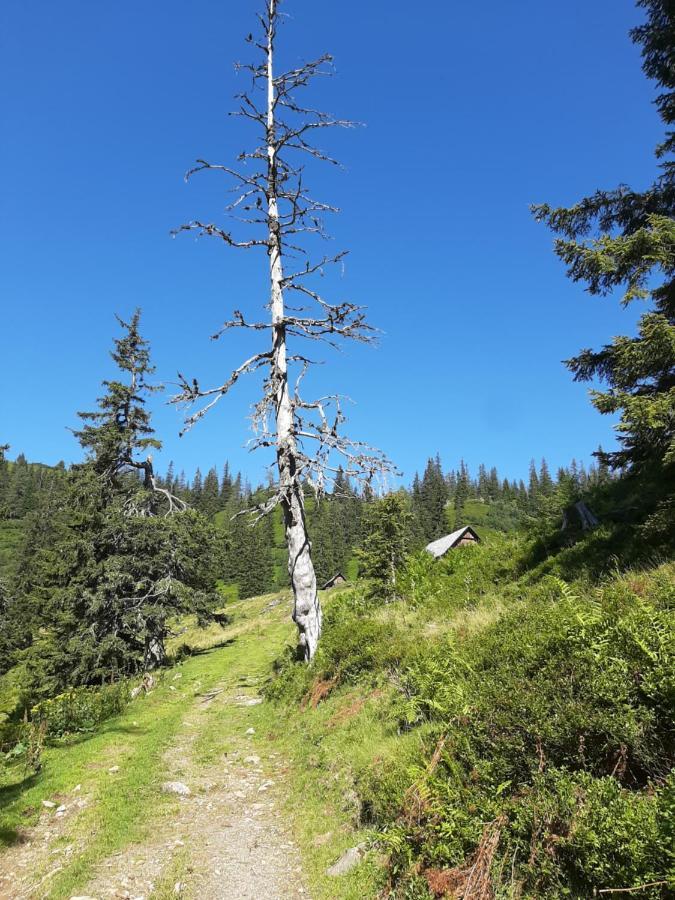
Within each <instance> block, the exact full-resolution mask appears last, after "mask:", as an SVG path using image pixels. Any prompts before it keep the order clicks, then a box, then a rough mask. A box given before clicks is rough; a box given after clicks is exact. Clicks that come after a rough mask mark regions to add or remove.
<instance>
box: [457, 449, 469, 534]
mask: <svg viewBox="0 0 675 900" xmlns="http://www.w3.org/2000/svg"><path fill="white" fill-rule="evenodd" d="M468 499H469V470H468V469H467V467H466V464H465V462H464V460H461V462H460V464H459V472H458V473H457V489H456V490H455V528H459V527H460V526H461V525H463V524H464V522H463V520H464V514H465V506H466V501H467V500H468Z"/></svg>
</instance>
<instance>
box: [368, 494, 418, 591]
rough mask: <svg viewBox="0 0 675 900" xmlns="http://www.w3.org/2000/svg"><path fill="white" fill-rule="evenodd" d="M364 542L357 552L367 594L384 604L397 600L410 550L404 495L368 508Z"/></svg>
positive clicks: (384, 500) (409, 524)
mask: <svg viewBox="0 0 675 900" xmlns="http://www.w3.org/2000/svg"><path fill="white" fill-rule="evenodd" d="M364 524H365V538H364V541H363V547H362V548H361V549H360V550H359V552H358V554H357V555H358V559H359V574H360V575H361V576H362V577H364V578H367V579H369V580H370V583H371V589H370V592H371V594H373V595H374V596H377V597H379V598H381V599H383V600H390V599H392V598H394V597H395V596H396V582H397V576H398V572H399V570H400V568H401V566H402V565H403V563H404V562H405V558H406V555H407V553H408V552H409V550H410V527H411V524H412V513H411V511H410V509H409V505H408V499H407V497H406V496H405V493H404V492H400V493H398V494H390V495H389V496H387V497H384V498H383V499H381V500H376V501H375V502H374V503H372V504H370V505H369V506H368V509H367V512H366V516H365V523H364Z"/></svg>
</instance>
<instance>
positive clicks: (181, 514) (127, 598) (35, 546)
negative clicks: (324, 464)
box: [18, 313, 216, 695]
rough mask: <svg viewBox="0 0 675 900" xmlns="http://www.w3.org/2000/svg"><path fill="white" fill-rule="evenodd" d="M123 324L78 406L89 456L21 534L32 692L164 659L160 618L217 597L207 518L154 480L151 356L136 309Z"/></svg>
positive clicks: (164, 627) (204, 609) (202, 612)
mask: <svg viewBox="0 0 675 900" xmlns="http://www.w3.org/2000/svg"><path fill="white" fill-rule="evenodd" d="M120 324H121V325H122V328H123V336H122V337H121V338H119V339H117V340H116V341H115V349H114V351H113V358H114V359H115V362H116V363H117V365H118V368H119V370H120V378H119V380H115V381H106V382H104V387H105V388H106V391H105V393H104V395H103V396H102V397H101V398H100V399H99V401H98V408H97V410H95V411H94V412H86V413H81V414H80V416H81V418H82V419H83V421H84V422H85V423H86V424H85V427H84V428H83V429H81V430H80V431H79V432H76V433H77V435H78V437H79V439H80V442H81V444H82V446H83V448H84V449H85V450H86V451H87V460H86V462H84V463H83V464H81V465H78V466H75V467H74V468H73V470H72V471H71V473H69V476H68V479H67V492H66V494H65V497H64V498H63V501H62V502H61V503H60V505H59V506H56V505H55V506H54V507H53V512H52V514H51V515H49V516H45V515H44V514H41V515H39V516H38V515H36V516H35V517H34V521H33V526H32V528H29V529H28V531H27V535H26V544H25V546H24V549H23V554H22V555H23V564H22V565H21V568H20V572H19V576H18V584H19V586H20V588H21V595H22V602H23V604H24V609H26V610H30V611H32V613H33V614H34V615H35V616H36V618H37V619H38V620H39V623H40V626H41V627H39V628H33V629H32V632H33V633H32V641H33V643H32V647H31V651H30V653H29V654H28V656H27V658H26V662H27V667H28V672H29V673H30V674H32V683H33V688H34V690H35V691H36V693H38V694H47V695H48V694H51V693H54V692H56V691H58V690H63V689H64V688H66V687H67V686H69V685H74V684H92V683H100V682H102V681H108V680H111V679H116V678H119V677H123V676H126V675H132V674H135V673H138V672H141V671H143V670H146V669H149V668H153V667H155V666H157V665H159V664H161V663H162V662H163V661H164V658H165V646H164V645H165V640H166V637H167V635H168V633H169V625H168V622H169V619H170V618H171V617H172V616H175V615H178V614H180V613H185V612H196V613H197V614H198V615H199V616H200V618H206V617H208V616H209V614H210V609H211V608H212V606H213V605H214V604H215V602H216V596H215V594H214V593H213V592H212V590H211V585H212V583H213V579H214V576H215V572H214V564H215V561H214V559H213V556H212V537H211V534H210V532H209V529H208V527H207V525H206V523H205V522H204V520H203V519H201V517H200V516H199V515H197V514H196V513H193V512H190V511H185V510H184V504H181V503H180V501H176V499H175V498H173V497H171V496H170V495H168V492H167V491H166V489H164V488H161V487H160V486H159V485H158V484H157V479H156V478H155V476H154V471H153V468H152V460H151V457H150V456H148V455H147V450H148V449H149V448H159V447H160V446H161V445H160V442H159V440H158V439H157V438H155V437H153V436H152V435H153V430H152V426H151V424H150V415H149V412H148V411H147V409H146V406H145V402H146V399H147V395H148V393H149V392H150V391H151V390H152V388H151V387H150V385H148V384H147V381H146V378H147V376H148V375H149V374H150V373H151V372H152V367H151V366H150V359H149V349H148V346H147V343H146V342H145V341H144V340H143V339H142V338H141V336H140V334H139V332H138V325H139V315H138V313H137V314H135V315H134V317H133V318H132V320H131V321H130V322H128V323H127V322H123V321H121V320H120ZM138 472H140V473H142V474H143V479H142V481H139V479H138V477H137V473H138Z"/></svg>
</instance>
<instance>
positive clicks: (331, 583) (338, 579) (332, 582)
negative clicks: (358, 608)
mask: <svg viewBox="0 0 675 900" xmlns="http://www.w3.org/2000/svg"><path fill="white" fill-rule="evenodd" d="M339 584H347V579H346V578H345V576H344V575H343V574H342V572H337V573H336V574H335V575H333V577H332V578H329V580H328V581H327V582H326V583H325V584H324V586H323V587H322V588H321V590H322V591H327V590H329V589H330V588H333V587H337V586H338V585H339Z"/></svg>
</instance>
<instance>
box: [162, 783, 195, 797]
mask: <svg viewBox="0 0 675 900" xmlns="http://www.w3.org/2000/svg"><path fill="white" fill-rule="evenodd" d="M162 790H163V791H164V793H165V794H178V796H179V797H189V796H190V794H191V793H192V791H191V790H190V788H189V787H188V786H187V785H186V784H183V782H182V781H165V782H164V784H163V785H162Z"/></svg>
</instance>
